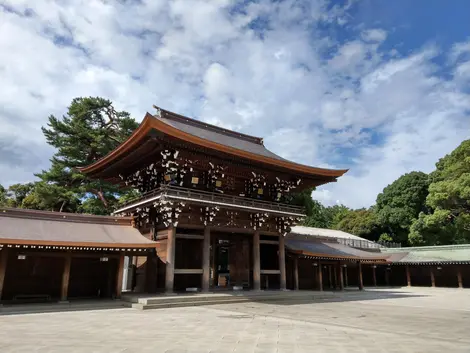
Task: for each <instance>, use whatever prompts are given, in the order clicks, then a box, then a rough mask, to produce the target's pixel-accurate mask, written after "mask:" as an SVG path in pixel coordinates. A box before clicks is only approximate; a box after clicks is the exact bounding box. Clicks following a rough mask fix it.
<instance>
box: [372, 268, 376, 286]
mask: <svg viewBox="0 0 470 353" xmlns="http://www.w3.org/2000/svg"><path fill="white" fill-rule="evenodd" d="M376 267H377V266H376V265H372V282H373V283H374V287H377V276H376V275H375V268H376Z"/></svg>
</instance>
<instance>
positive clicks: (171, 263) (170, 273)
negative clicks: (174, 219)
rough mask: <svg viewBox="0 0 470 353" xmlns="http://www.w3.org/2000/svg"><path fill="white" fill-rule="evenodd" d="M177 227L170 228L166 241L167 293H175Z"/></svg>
mask: <svg viewBox="0 0 470 353" xmlns="http://www.w3.org/2000/svg"><path fill="white" fill-rule="evenodd" d="M175 241H176V227H173V226H171V227H170V228H168V238H167V239H166V271H165V291H166V292H169V293H171V292H173V284H174V281H175V251H176V246H175Z"/></svg>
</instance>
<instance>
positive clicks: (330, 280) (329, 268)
mask: <svg viewBox="0 0 470 353" xmlns="http://www.w3.org/2000/svg"><path fill="white" fill-rule="evenodd" d="M328 282H329V284H330V289H333V278H332V276H331V266H330V265H328Z"/></svg>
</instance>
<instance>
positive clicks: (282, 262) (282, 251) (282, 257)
mask: <svg viewBox="0 0 470 353" xmlns="http://www.w3.org/2000/svg"><path fill="white" fill-rule="evenodd" d="M279 271H280V288H281V290H285V289H286V247H285V246H284V235H282V234H279Z"/></svg>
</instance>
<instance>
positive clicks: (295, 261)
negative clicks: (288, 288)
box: [294, 256, 299, 290]
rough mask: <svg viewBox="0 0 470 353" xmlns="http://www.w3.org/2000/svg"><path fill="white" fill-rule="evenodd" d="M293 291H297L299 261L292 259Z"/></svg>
mask: <svg viewBox="0 0 470 353" xmlns="http://www.w3.org/2000/svg"><path fill="white" fill-rule="evenodd" d="M294 289H295V290H299V259H298V257H297V256H296V257H294Z"/></svg>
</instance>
